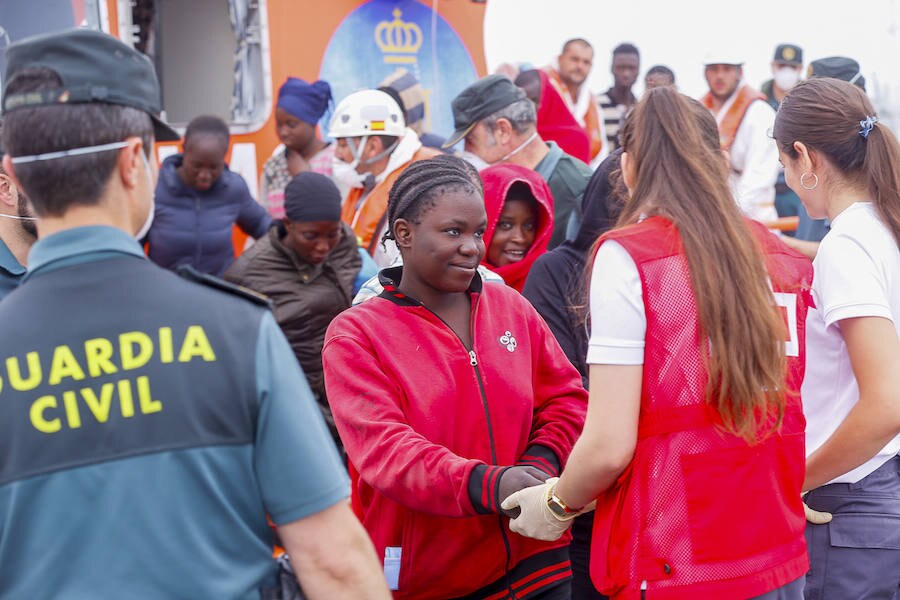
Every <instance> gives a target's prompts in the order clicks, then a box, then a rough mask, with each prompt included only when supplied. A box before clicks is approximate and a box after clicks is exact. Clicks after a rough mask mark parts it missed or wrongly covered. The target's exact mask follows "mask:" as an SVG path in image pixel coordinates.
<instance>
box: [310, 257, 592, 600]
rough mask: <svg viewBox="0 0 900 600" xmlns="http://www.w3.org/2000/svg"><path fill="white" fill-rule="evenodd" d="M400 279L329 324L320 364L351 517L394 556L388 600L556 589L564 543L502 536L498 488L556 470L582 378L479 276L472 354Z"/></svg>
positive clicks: (531, 319) (572, 429)
mask: <svg viewBox="0 0 900 600" xmlns="http://www.w3.org/2000/svg"><path fill="white" fill-rule="evenodd" d="M401 273H402V267H396V268H390V269H385V270H383V271H382V272H381V275H380V279H381V282H382V285H383V286H384V288H385V291H384V292H383V293H382V294H381V295H380V296H379V297H377V298H373V299H371V300H368V301H366V302H364V303H362V304H360V305H358V306H355V307H353V308H351V309H349V310H347V311H344V312H343V313H341V314H340V315H339V316H338V317H337V318H336V319H335V320H334V321H332V323H331V326H330V327H329V328H328V332H327V334H326V337H325V347H324V350H323V353H322V358H323V362H324V366H325V385H326V389H327V393H328V401H329V402H330V404H331V407H332V411H333V413H334V418H335V422H336V423H337V428H338V431H339V432H340V434H341V439H342V440H343V442H344V446H345V448H346V450H347V455H348V457H349V459H350V463H351V465H352V468H351V482H352V490H351V494H352V500H353V503H354V508H355V510H356V512H357V515H358V516H359V518H360V520H361V521H362V523H363V525H364V526H365V528H366V530H367V531H368V533H369V535H370V536H371V538H372V541H373V542H374V544H375V550H376V552H377V553H378V556H379V557H384V556H385V549H386V548H388V547H391V548H402V554H401V557H400V558H401V560H400V567H399V586H398V591H397V592H395V597H396V598H402V599H413V598H414V599H438V598H440V599H444V598H456V597H459V596H465V595H468V594H471V593H473V592H476V591H478V592H479V594H480V596H481V597H485V598H494V597H495V596H496V597H497V598H508V597H509V590H510V589H512V590H514V591H515V592H516V595H517V596H518V597H520V598H521V597H525V596H526V595H527V594H529V593H531V592H532V591H534V590H540V589H544V588H549V587H551V586H553V585H558V584H559V582H560V581H561V580H564V579H566V578H568V577H569V576H570V574H571V569H570V567H569V562H568V552H567V546H568V542H569V539H568V536H566V537H563V538H561V539H560V540H557V541H555V542H540V541H537V540H532V539H529V538H525V537H522V536H519V535H517V534H514V533H512V532H510V531H509V523H508V519H507V518H506V517H502V516H499V506H498V505H499V502H500V500H499V498H497V483H498V482H499V478H500V475H502V472H503V470H504V469H505V468H506V467H507V466H511V465H515V464H530V465H532V466H538V467H541V468H542V469H543V470H545V471H546V472H548V473H557V472H558V471H559V470H560V468H561V466H562V465H563V464H564V462H565V460H566V458H567V457H568V455H569V452H570V451H571V448H572V446H573V445H574V443H575V440H576V438H577V437H578V435H579V433H580V432H581V428H582V425H583V422H584V415H585V411H586V407H587V393H586V392H585V391H584V388H583V387H582V385H581V378H580V376H579V375H578V372H577V371H576V370H575V368H574V367H572V365H571V363H569V361H568V359H567V358H566V356H565V354H563V352H562V350H561V349H560V347H559V344H558V343H557V342H556V339H555V338H554V337H553V334H552V333H551V332H550V330H549V328H548V327H547V325H546V324H545V323H544V322H543V320H542V319H541V317H540V316H539V315H538V314H537V312H535V310H534V309H533V308H532V307H531V305H530V304H529V303H528V301H527V300H525V298H523V297H522V296H521V295H520V294H518V293H516V292H515V291H513V290H512V289H510V288H509V287H507V286H505V285H500V284H496V283H488V284H484V286H483V289H482V283H481V279H480V277H478V276H476V277H475V278H474V280H473V282H472V285H471V287H470V291H469V294H470V297H471V304H472V309H471V311H472V312H471V323H472V334H473V335H472V339H473V350H472V351H471V352H470V351H469V350H467V349H466V347H465V346H464V345H463V344H462V342H461V341H460V339H459V338H458V337H457V336H456V334H455V333H454V332H453V330H452V329H450V327H448V326H447V325H446V324H445V323H444V322H443V321H442V320H441V319H440V318H439V317H438V316H437V315H436V314H435V313H433V312H432V311H430V310H429V309H428V308H426V307H425V306H424V305H422V304H420V303H419V302H417V301H416V300H414V299H412V298H409V297H408V296H405V295H403V294H402V293H400V292H399V291H397V289H396V287H395V286H396V285H397V283H398V282H399V281H400V276H401ZM498 580H499V585H498V586H494V585H491V584H494V583H498Z"/></svg>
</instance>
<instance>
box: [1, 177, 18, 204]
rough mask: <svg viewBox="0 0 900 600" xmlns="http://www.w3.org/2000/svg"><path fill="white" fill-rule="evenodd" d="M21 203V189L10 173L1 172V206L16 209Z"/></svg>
mask: <svg viewBox="0 0 900 600" xmlns="http://www.w3.org/2000/svg"><path fill="white" fill-rule="evenodd" d="M18 205H19V190H18V189H17V188H16V184H15V182H13V180H12V178H11V177H9V176H8V175H5V174H3V173H0V206H3V207H4V208H9V209H15V208H17V207H18Z"/></svg>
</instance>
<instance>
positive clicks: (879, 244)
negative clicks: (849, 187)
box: [801, 202, 900, 483]
mask: <svg viewBox="0 0 900 600" xmlns="http://www.w3.org/2000/svg"><path fill="white" fill-rule="evenodd" d="M813 268H814V270H815V277H814V279H813V298H814V300H815V303H816V308H815V309H810V311H809V313H808V314H807V318H806V376H805V378H804V380H803V387H802V388H801V393H802V398H803V412H804V414H805V415H806V453H807V456H808V455H809V454H811V453H813V452H814V451H816V450H817V449H818V448H819V447H820V446H821V445H822V444H824V443H825V441H826V440H827V439H828V438H829V437H830V436H831V434H833V433H834V431H835V430H836V429H837V427H838V425H840V424H841V422H842V421H843V420H844V419H845V418H846V416H847V414H848V413H849V412H850V410H851V409H852V408H853V406H854V405H856V403H857V402H858V401H859V388H858V387H857V384H856V377H855V376H854V375H853V368H852V366H851V364H850V356H849V354H848V353H847V347H846V345H845V344H844V338H843V336H842V335H841V330H840V321H841V320H843V319H849V318H853V317H884V318H886V319H890V320H891V321H892V322H893V323H894V328H895V329H898V335H900V328H898V321H897V317H896V316H895V315H897V316H900V249H898V248H897V241H896V240H895V239H894V236H893V235H891V231H890V229H888V228H887V227H886V226H885V225H884V223H883V222H882V221H881V218H880V217H879V216H878V213H877V210H876V209H875V206H874V205H873V204H872V203H871V202H857V203H855V204H852V205H850V206H849V207H848V208H846V209H845V210H844V211H843V212H842V213H840V214H839V215H838V216H837V217H836V218H835V219H834V221H832V223H831V231H830V232H829V233H828V235H826V236H825V239H823V240H822V244H821V245H820V246H819V252H818V254H817V255H816V259H815V260H814V261H813ZM898 452H900V435H898V436H896V437H895V438H894V439H893V440H891V441H890V442H889V443H888V444H887V445H886V446H885V447H884V448H882V449H881V451H880V452H879V453H878V454H877V455H876V456H875V457H873V458H872V459H870V460H869V461H867V462H866V463H864V464H862V465H860V466H859V467H857V468H855V469H853V470H852V471H850V472H849V473H845V474H844V475H841V476H840V477H837V478H835V479H833V480H832V481H830V482H829V483H855V482H857V481H859V480H860V479H862V478H863V477H865V476H866V475H868V474H869V473H871V472H872V471H874V470H875V469H877V468H878V467H880V466H881V465H883V464H884V463H885V462H887V461H888V460H890V459H891V458H892V457H893V456H895V455H896V454H897V453H898Z"/></svg>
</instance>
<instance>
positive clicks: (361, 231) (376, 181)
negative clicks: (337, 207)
mask: <svg viewBox="0 0 900 600" xmlns="http://www.w3.org/2000/svg"><path fill="white" fill-rule="evenodd" d="M328 136H329V137H332V138H334V139H335V140H336V141H335V148H334V165H333V171H332V177H333V178H334V179H335V181H336V182H337V183H338V185H344V186H346V187H348V188H350V191H349V193H348V194H347V197H346V198H344V202H343V205H342V208H341V220H342V221H344V222H345V223H347V224H348V225H350V228H351V229H353V232H354V233H355V234H356V237H357V240H358V241H359V245H360V246H361V247H362V248H364V249H365V250H366V251H368V253H369V254H370V255H371V256H372V258H373V259H374V260H375V264H377V265H378V266H379V267H387V266H389V265H390V264H391V263H392V262H393V260H394V258H396V256H397V255H398V254H399V252H398V251H397V250H396V246H395V245H394V244H393V243H390V246H387V245H382V244H380V243H379V241H380V240H381V236H382V233H383V230H384V228H385V227H386V226H387V203H388V192H389V191H390V189H391V186H392V185H393V184H394V181H396V180H397V178H398V177H400V173H402V172H403V171H404V169H406V167H408V166H409V165H410V164H411V163H413V162H415V161H417V160H424V159H426V158H431V157H433V156H437V155H438V154H440V152H439V151H438V150H435V149H433V148H427V147H425V146H423V145H422V142H421V141H420V140H419V136H418V135H417V134H416V132H415V131H413V130H412V129H410V128H409V127H407V126H406V121H405V120H404V118H403V111H402V110H401V109H400V106H399V105H398V104H397V102H396V101H395V100H394V99H393V98H391V97H390V96H389V95H388V94H386V93H384V92H382V91H379V90H360V91H358V92H354V93H352V94H350V95H349V96H347V97H346V98H344V99H343V100H341V101H340V103H339V104H338V105H337V108H335V109H334V116H333V117H332V118H331V124H330V125H329V127H328Z"/></svg>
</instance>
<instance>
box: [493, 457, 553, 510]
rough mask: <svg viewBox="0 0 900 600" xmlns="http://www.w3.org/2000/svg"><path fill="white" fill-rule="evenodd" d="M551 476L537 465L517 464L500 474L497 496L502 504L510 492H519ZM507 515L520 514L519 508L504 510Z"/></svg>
mask: <svg viewBox="0 0 900 600" xmlns="http://www.w3.org/2000/svg"><path fill="white" fill-rule="evenodd" d="M548 477H549V475H547V474H546V473H545V472H543V471H541V470H540V469H538V468H535V467H527V466H517V467H509V468H508V469H506V470H505V471H503V474H502V475H500V481H498V482H497V498H498V499H499V500H500V502H501V504H502V502H503V501H504V500H506V499H507V498H508V497H509V495H510V494H512V493H514V492H518V491H519V490H521V489H524V488H528V487H532V486H535V485H540V484H541V483H543V482H544V480H546V479H547V478H548ZM503 513H504V514H505V515H506V516H507V517H516V516H518V514H519V512H518V510H512V511H509V512H507V511H503Z"/></svg>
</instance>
